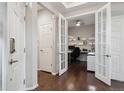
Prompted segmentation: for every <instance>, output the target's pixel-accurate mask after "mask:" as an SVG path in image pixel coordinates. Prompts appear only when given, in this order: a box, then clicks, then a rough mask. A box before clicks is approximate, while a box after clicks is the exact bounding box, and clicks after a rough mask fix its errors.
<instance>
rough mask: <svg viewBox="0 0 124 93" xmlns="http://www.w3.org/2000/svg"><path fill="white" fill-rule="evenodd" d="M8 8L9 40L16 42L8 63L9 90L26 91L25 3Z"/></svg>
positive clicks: (9, 5) (14, 4)
mask: <svg viewBox="0 0 124 93" xmlns="http://www.w3.org/2000/svg"><path fill="white" fill-rule="evenodd" d="M18 5H20V6H18ZM7 6H8V30H9V38H10V39H11V38H13V39H14V40H15V52H13V53H10V57H9V62H8V73H7V90H24V88H25V85H24V80H25V53H24V48H25V21H24V16H25V6H24V3H8V5H7ZM19 8H20V10H19ZM13 45H14V44H13ZM11 62H12V63H11Z"/></svg>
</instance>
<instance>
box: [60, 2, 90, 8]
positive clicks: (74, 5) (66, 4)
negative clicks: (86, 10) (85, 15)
mask: <svg viewBox="0 0 124 93" xmlns="http://www.w3.org/2000/svg"><path fill="white" fill-rule="evenodd" d="M86 3H88V2H62V4H63V5H64V6H65V8H72V7H76V6H79V5H83V4H86Z"/></svg>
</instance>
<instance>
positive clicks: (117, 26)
mask: <svg viewBox="0 0 124 93" xmlns="http://www.w3.org/2000/svg"><path fill="white" fill-rule="evenodd" d="M123 20H124V16H117V17H113V18H112V35H111V41H112V47H111V51H112V79H115V80H119V81H124V79H123V74H122V73H123V64H122V63H123V59H122V58H123V57H122V56H123V50H122V49H123V43H122V42H123V39H121V37H123V33H122V32H123V28H124V27H123V23H124V21H123ZM121 47H122V48H121Z"/></svg>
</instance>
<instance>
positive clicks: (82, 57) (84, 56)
mask: <svg viewBox="0 0 124 93" xmlns="http://www.w3.org/2000/svg"><path fill="white" fill-rule="evenodd" d="M71 53H72V51H71V50H68V61H69V63H70V62H71ZM87 54H88V51H81V52H80V56H79V57H78V58H77V59H78V60H80V61H87Z"/></svg>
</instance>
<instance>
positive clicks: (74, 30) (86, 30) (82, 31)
mask: <svg viewBox="0 0 124 93" xmlns="http://www.w3.org/2000/svg"><path fill="white" fill-rule="evenodd" d="M68 32H69V33H68V34H69V36H73V37H74V38H77V37H81V38H89V37H95V25H94V24H93V25H83V26H80V27H71V28H69V30H68ZM83 48H87V49H90V46H89V45H86V46H83Z"/></svg>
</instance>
